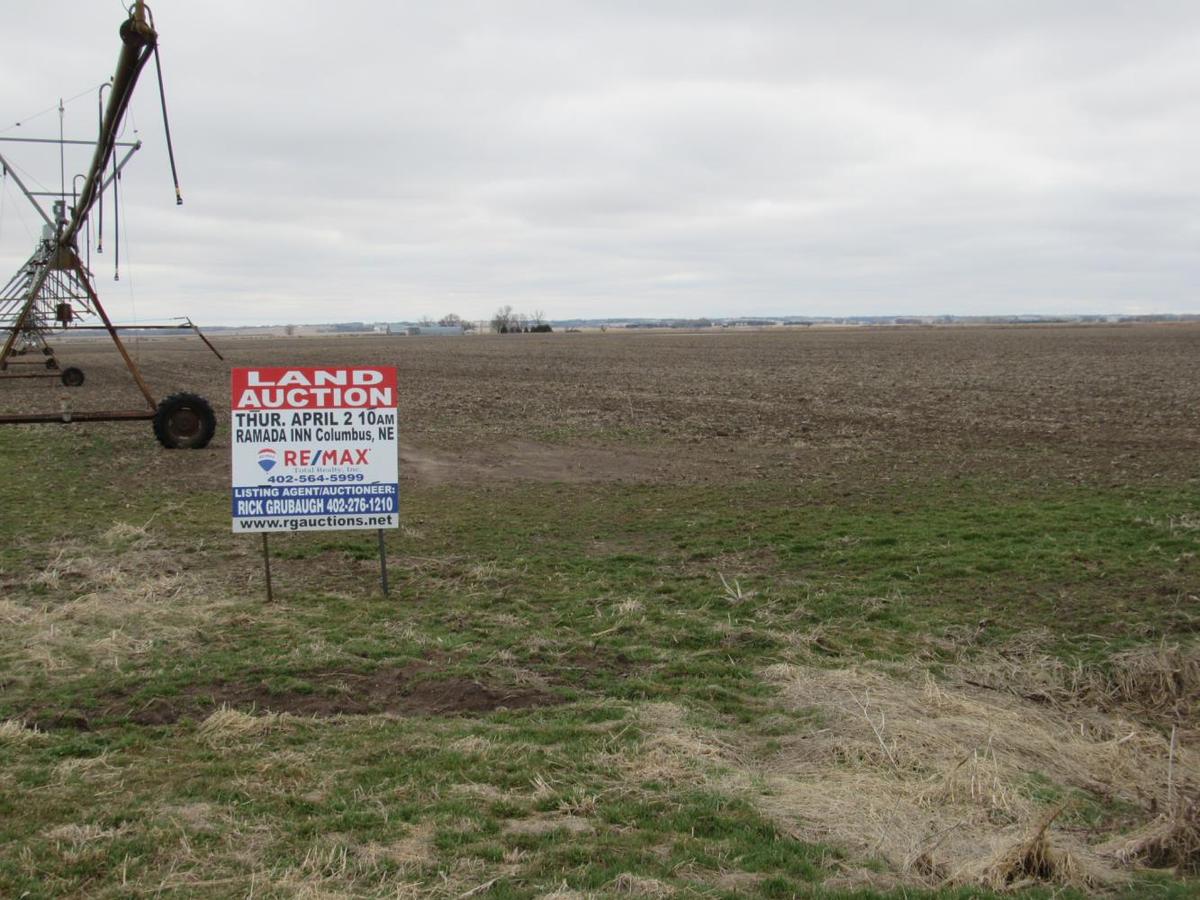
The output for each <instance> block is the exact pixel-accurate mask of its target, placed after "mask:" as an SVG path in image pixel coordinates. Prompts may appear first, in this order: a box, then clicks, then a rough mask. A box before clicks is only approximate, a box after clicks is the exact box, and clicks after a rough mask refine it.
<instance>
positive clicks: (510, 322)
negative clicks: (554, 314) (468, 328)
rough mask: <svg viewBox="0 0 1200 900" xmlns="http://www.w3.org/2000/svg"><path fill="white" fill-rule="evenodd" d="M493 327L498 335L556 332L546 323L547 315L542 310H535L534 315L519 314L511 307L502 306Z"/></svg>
mask: <svg viewBox="0 0 1200 900" xmlns="http://www.w3.org/2000/svg"><path fill="white" fill-rule="evenodd" d="M491 325H492V331H494V332H495V333H496V334H538V333H547V332H551V331H553V330H554V329H553V328H551V327H550V323H549V322H547V321H546V314H545V313H543V312H542V311H541V310H540V309H535V310H534V311H533V312H532V313H519V312H513V308H512V307H511V306H502V307H500V308H499V309H498V310H496V314H495V315H494V316H492V322H491Z"/></svg>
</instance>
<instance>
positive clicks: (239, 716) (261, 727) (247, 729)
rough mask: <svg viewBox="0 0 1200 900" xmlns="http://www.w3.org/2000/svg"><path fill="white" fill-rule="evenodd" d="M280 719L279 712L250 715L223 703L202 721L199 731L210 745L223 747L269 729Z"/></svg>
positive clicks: (202, 738) (201, 736)
mask: <svg viewBox="0 0 1200 900" xmlns="http://www.w3.org/2000/svg"><path fill="white" fill-rule="evenodd" d="M279 720H280V716H279V715H278V714H277V713H263V714H260V715H250V714H249V713H244V712H242V711H240V710H237V709H230V708H229V707H228V706H225V705H222V706H221V707H220V709H215V710H213V711H212V712H211V713H210V714H209V716H208V718H206V719H205V720H204V721H203V722H201V723H200V727H199V728H198V729H197V733H198V734H199V735H200V739H201V740H203V741H204V742H205V743H206V744H208V745H209V746H212V747H222V746H226V745H229V744H235V743H240V742H241V741H244V740H245V739H246V738H248V737H254V736H256V735H259V734H262V733H264V732H266V731H269V730H271V729H272V728H274V727H275V726H276V725H277V724H278V723H279Z"/></svg>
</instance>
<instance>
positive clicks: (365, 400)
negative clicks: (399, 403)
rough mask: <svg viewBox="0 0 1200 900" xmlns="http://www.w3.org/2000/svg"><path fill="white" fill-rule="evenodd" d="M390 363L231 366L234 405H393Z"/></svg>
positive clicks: (393, 376)
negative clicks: (325, 365)
mask: <svg viewBox="0 0 1200 900" xmlns="http://www.w3.org/2000/svg"><path fill="white" fill-rule="evenodd" d="M396 390H397V384H396V369H395V367H393V366H378V367H375V366H355V367H354V368H351V369H347V368H332V367H330V368H322V367H320V366H314V367H306V368H266V369H234V370H233V408H234V409H235V410H245V411H250V410H255V411H265V410H274V409H287V410H294V409H395V408H396Z"/></svg>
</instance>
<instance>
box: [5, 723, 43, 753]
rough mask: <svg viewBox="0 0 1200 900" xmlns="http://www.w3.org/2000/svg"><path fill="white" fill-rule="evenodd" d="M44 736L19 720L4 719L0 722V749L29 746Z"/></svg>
mask: <svg viewBox="0 0 1200 900" xmlns="http://www.w3.org/2000/svg"><path fill="white" fill-rule="evenodd" d="M44 738H45V735H44V734H43V733H42V732H40V731H38V730H37V729H36V728H33V727H31V726H29V725H26V724H25V722H24V721H22V720H20V719H5V720H4V721H3V722H0V747H16V746H20V745H22V744H31V743H34V742H35V741H39V740H42V739H44Z"/></svg>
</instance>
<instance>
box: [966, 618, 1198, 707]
mask: <svg viewBox="0 0 1200 900" xmlns="http://www.w3.org/2000/svg"><path fill="white" fill-rule="evenodd" d="M1048 640H1049V637H1048V636H1047V635H1044V634H1041V633H1036V632H1035V633H1031V634H1025V635H1019V636H1017V637H1015V638H1013V639H1011V640H1009V641H1008V642H1007V643H1006V644H1005V645H1003V646H1001V647H999V648H996V649H993V650H986V651H976V652H973V653H971V654H970V656H969V658H967V659H964V660H963V661H962V662H960V663H959V664H958V665H956V666H955V667H954V668H953V670H952V673H953V674H954V676H955V677H956V678H958V679H959V680H961V681H963V682H965V683H967V684H972V685H976V686H980V687H988V688H991V689H993V690H998V691H1007V692H1009V693H1012V694H1016V695H1017V696H1020V697H1023V698H1026V699H1030V700H1038V701H1042V702H1047V703H1054V704H1059V705H1076V704H1083V705H1087V706H1093V707H1099V708H1101V709H1106V710H1110V711H1117V712H1120V713H1122V714H1125V715H1135V716H1138V717H1139V718H1145V719H1149V720H1154V721H1166V722H1177V723H1180V724H1183V725H1185V726H1186V725H1189V724H1191V723H1195V722H1197V721H1200V643H1197V642H1191V643H1181V642H1171V643H1168V642H1167V641H1165V640H1164V641H1161V642H1159V643H1157V644H1146V645H1143V646H1139V647H1136V648H1134V649H1132V650H1123V651H1120V652H1118V653H1114V654H1112V655H1111V656H1110V657H1108V659H1107V660H1106V661H1105V662H1104V663H1103V664H1090V665H1084V664H1082V663H1075V664H1070V663H1067V662H1064V661H1063V660H1062V659H1061V658H1059V657H1058V656H1055V655H1053V654H1051V653H1049V652H1046V651H1045V650H1044V649H1043V647H1044V646H1045V644H1046V643H1047V641H1048Z"/></svg>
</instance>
